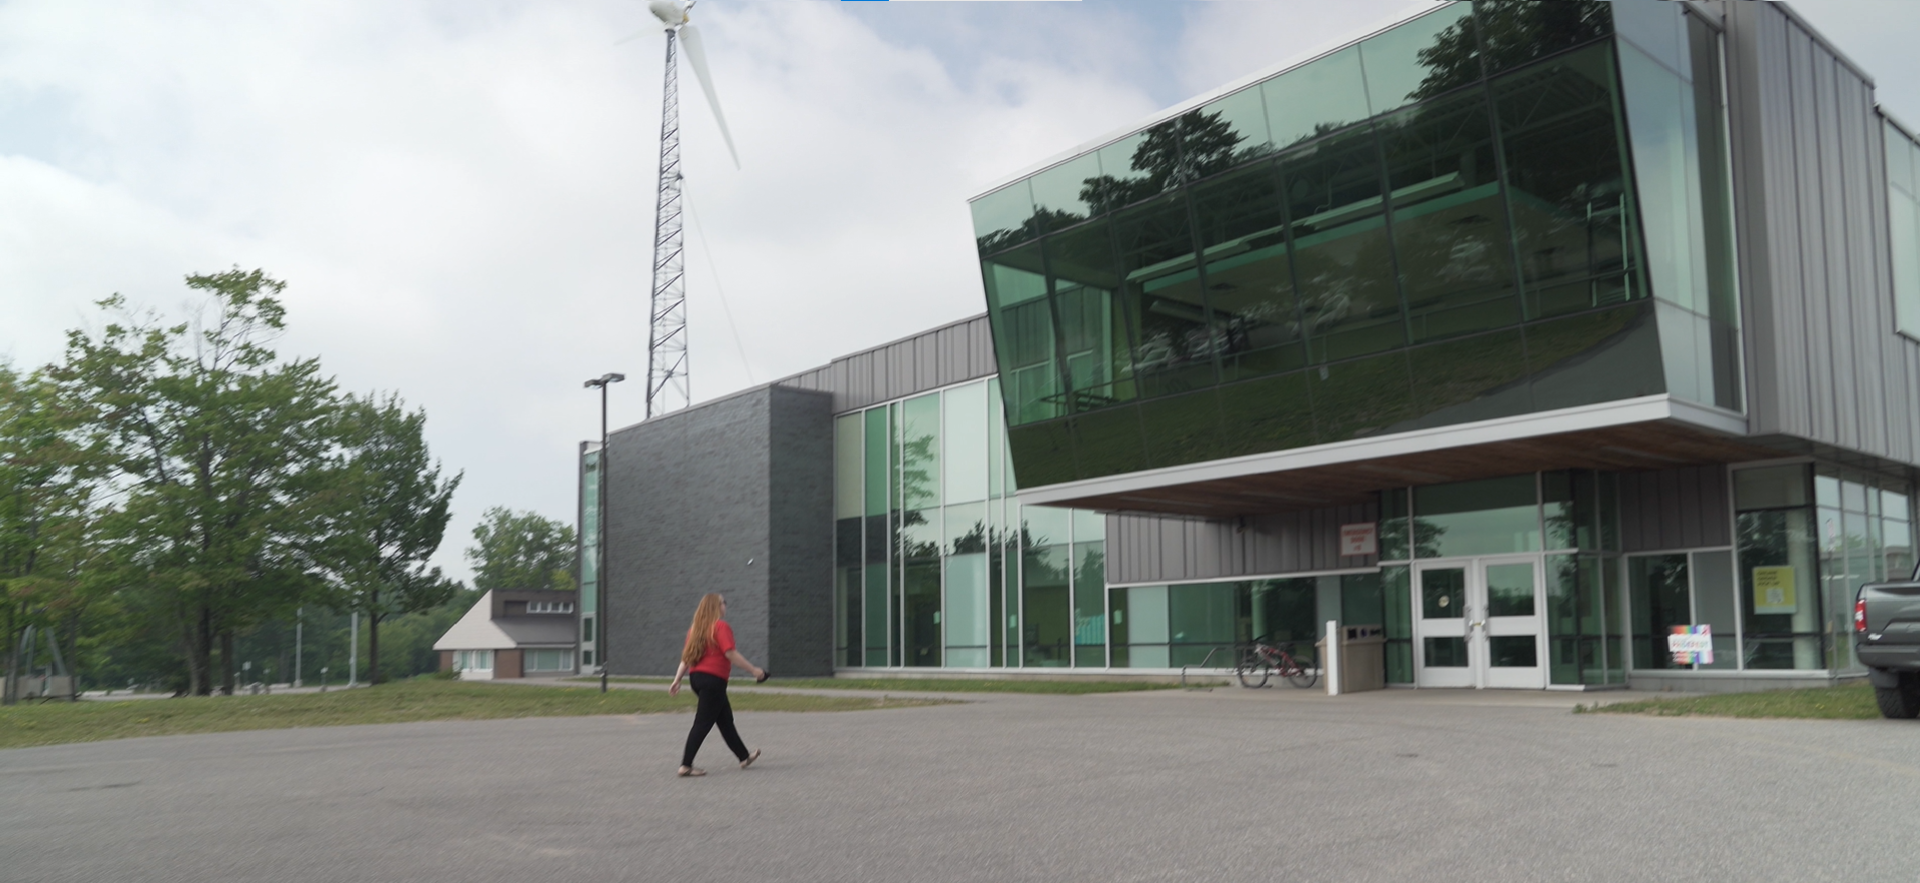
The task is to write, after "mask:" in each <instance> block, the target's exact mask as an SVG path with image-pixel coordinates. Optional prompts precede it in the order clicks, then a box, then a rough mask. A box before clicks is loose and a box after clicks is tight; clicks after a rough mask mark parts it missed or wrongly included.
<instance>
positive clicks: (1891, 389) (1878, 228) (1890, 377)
mask: <svg viewBox="0 0 1920 883" xmlns="http://www.w3.org/2000/svg"><path fill="white" fill-rule="evenodd" d="M1867 97H1868V98H1871V97H1872V95H1871V92H1869V93H1868V96H1867ZM1867 122H1868V125H1869V126H1870V127H1871V130H1872V131H1871V132H1870V133H1869V135H1868V137H1867V139H1866V152H1867V156H1866V163H1867V165H1866V173H1867V174H1866V177H1867V222H1868V229H1869V233H1868V239H1869V240H1871V241H1870V242H1869V243H1868V244H1869V246H1870V250H1871V253H1872V255H1873V257H1872V258H1871V262H1870V263H1869V265H1868V269H1869V272H1868V274H1867V275H1868V278H1869V279H1870V280H1871V284H1872V289H1873V299H1874V301H1875V303H1876V304H1878V307H1879V308H1878V310H1877V312H1876V315H1877V316H1878V317H1879V319H1878V321H1879V323H1880V327H1879V329H1878V336H1880V337H1881V339H1882V341H1883V342H1884V344H1885V345H1884V346H1883V347H1882V348H1881V354H1880V364H1881V370H1882V371H1883V372H1884V373H1885V375H1886V385H1885V387H1884V388H1883V389H1882V392H1881V402H1882V406H1883V407H1884V408H1885V409H1886V410H1885V419H1884V422H1885V424H1886V432H1887V453H1888V456H1891V457H1893V458H1895V459H1898V460H1901V461H1903V462H1908V463H1911V462H1913V461H1914V437H1913V434H1912V433H1911V432H1909V430H1908V427H1909V421H1910V415H1911V413H1912V411H1913V409H1914V403H1913V397H1914V395H1915V394H1916V390H1915V387H1914V383H1913V381H1914V377H1913V374H1912V373H1911V372H1910V371H1909V370H1908V366H1907V359H1906V352H1905V349H1906V347H1905V343H1904V341H1903V340H1902V339H1901V338H1900V336H1899V334H1898V333H1897V332H1896V331H1895V329H1896V328H1897V327H1898V326H1897V325H1896V317H1895V314H1894V304H1893V278H1892V274H1893V269H1892V266H1893V256H1892V254H1891V253H1890V252H1889V251H1888V247H1889V245H1890V243H1891V240H1892V231H1891V230H1889V229H1888V223H1887V221H1888V217H1887V215H1888V207H1887V179H1886V141H1885V139H1884V138H1883V137H1882V133H1881V123H1880V117H1879V115H1878V114H1877V113H1871V112H1870V113H1868V114H1867Z"/></svg>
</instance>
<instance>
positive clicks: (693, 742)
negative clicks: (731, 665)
mask: <svg viewBox="0 0 1920 883" xmlns="http://www.w3.org/2000/svg"><path fill="white" fill-rule="evenodd" d="M687 683H688V684H690V685H692V687H693V695H695V696H698V697H700V705H699V707H697V708H695V709H694V712H693V730H692V731H691V732H689V733H687V753H686V754H683V755H681V756H680V765H681V766H693V756H694V755H696V754H699V753H700V743H702V742H705V741H706V740H707V731H708V730H711V729H713V728H714V726H715V725H718V726H719V727H720V738H722V739H725V740H726V741H727V747H728V748H729V749H731V750H732V751H733V756H734V757H737V758H740V759H741V760H746V759H747V745H746V743H744V742H742V741H740V733H739V732H738V731H736V730H734V728H733V705H731V704H730V703H728V702H727V679H726V678H722V677H715V676H714V675H710V674H707V673H706V672H704V671H696V672H693V673H692V674H689V675H687Z"/></svg>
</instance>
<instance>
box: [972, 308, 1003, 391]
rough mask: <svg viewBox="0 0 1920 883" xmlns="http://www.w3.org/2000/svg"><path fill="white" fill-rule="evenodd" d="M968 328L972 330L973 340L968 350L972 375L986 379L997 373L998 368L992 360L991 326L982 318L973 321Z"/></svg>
mask: <svg viewBox="0 0 1920 883" xmlns="http://www.w3.org/2000/svg"><path fill="white" fill-rule="evenodd" d="M969 327H971V328H972V329H973V335H972V338H973V339H972V341H971V345H970V347H969V349H968V352H969V353H971V355H970V358H971V359H973V363H972V364H973V375H974V376H975V377H986V376H988V375H990V374H995V373H998V372H999V370H1000V366H999V364H998V363H997V362H995V361H994V358H993V326H992V325H991V324H989V323H988V322H987V319H986V317H985V316H982V317H980V318H978V319H975V320H973V324H972V325H971V326H969Z"/></svg>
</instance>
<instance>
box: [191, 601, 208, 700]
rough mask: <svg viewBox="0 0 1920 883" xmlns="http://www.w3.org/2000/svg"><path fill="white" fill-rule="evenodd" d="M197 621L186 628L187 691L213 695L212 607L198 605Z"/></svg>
mask: <svg viewBox="0 0 1920 883" xmlns="http://www.w3.org/2000/svg"><path fill="white" fill-rule="evenodd" d="M198 619H199V622H198V623H196V624H195V625H194V626H193V627H192V628H190V629H188V633H189V634H188V640H189V642H190V643H189V648H188V650H187V671H188V675H187V677H188V685H187V692H188V693H191V694H193V695H195V696H211V695H213V608H211V607H208V606H206V605H205V604H202V605H200V615H199V617H198Z"/></svg>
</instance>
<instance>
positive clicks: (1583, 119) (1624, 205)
mask: <svg viewBox="0 0 1920 883" xmlns="http://www.w3.org/2000/svg"><path fill="white" fill-rule="evenodd" d="M1613 83H1614V77H1613V53H1612V52H1611V51H1610V50H1609V48H1608V47H1607V46H1604V45H1601V46H1595V47H1593V48H1591V49H1586V50H1583V51H1580V52H1576V53H1572V54H1569V55H1565V56H1562V57H1560V58H1557V59H1555V60H1553V61H1552V62H1550V63H1548V64H1544V65H1541V66H1538V67H1532V68H1528V69H1526V70H1524V71H1521V72H1518V73H1515V74H1513V75H1511V76H1507V77H1503V78H1501V79H1499V80H1496V81H1495V82H1494V85H1493V93H1494V106H1495V108H1496V111H1497V114H1498V118H1499V122H1500V135H1501V142H1502V144H1503V146H1504V150H1505V160H1506V168H1507V187H1508V195H1509V198H1510V200H1511V203H1512V206H1513V212H1514V217H1513V230H1514V237H1515V243H1516V245H1517V252H1518V253H1519V255H1520V258H1521V265H1520V267H1521V276H1522V279H1523V281H1524V284H1525V285H1526V288H1527V291H1528V295H1529V296H1528V310H1527V315H1528V318H1537V317H1540V316H1547V315H1553V314H1556V313H1565V312H1573V311H1577V310H1585V309H1593V308H1595V307H1601V306H1606V305H1608V304H1609V303H1612V302H1615V301H1617V300H1619V299H1621V298H1624V297H1627V296H1630V294H1631V293H1632V290H1633V289H1632V288H1631V287H1630V286H1629V285H1625V284H1621V283H1620V282H1618V281H1614V280H1617V279H1618V277H1619V276H1620V275H1621V274H1623V273H1625V272H1626V271H1627V270H1628V269H1629V266H1630V264H1629V256H1630V255H1631V254H1632V247H1631V246H1630V243H1629V240H1628V226H1627V218H1628V213H1629V208H1630V207H1629V203H1628V195H1627V188H1626V183H1625V182H1626V176H1625V171H1624V169H1625V167H1626V165H1625V162H1624V160H1623V159H1622V153H1621V149H1622V142H1621V135H1622V132H1621V127H1620V125H1619V122H1618V119H1617V117H1616V115H1615V112H1614V106H1615V105H1614V94H1613V93H1614V87H1613Z"/></svg>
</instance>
